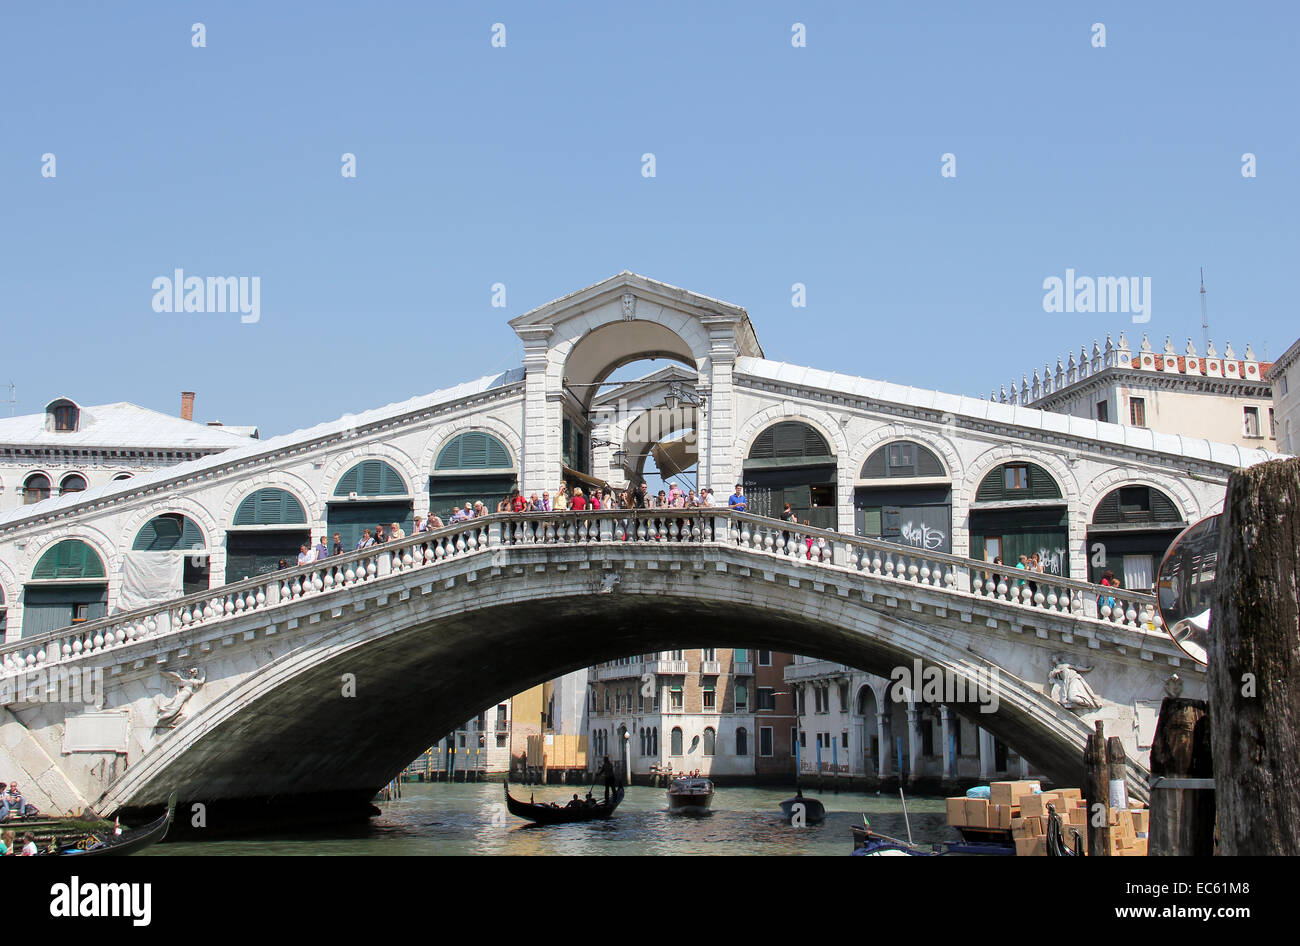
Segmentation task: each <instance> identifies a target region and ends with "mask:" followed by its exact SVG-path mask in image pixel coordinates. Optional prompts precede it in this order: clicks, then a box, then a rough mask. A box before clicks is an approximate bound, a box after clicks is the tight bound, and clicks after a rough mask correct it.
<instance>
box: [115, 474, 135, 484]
mask: <svg viewBox="0 0 1300 946" xmlns="http://www.w3.org/2000/svg"><path fill="white" fill-rule="evenodd" d="M130 478H131V474H130V473H119V474H117V476H115V477H113V482H114V483H116V482H117V481H118V480H129V479H130Z"/></svg>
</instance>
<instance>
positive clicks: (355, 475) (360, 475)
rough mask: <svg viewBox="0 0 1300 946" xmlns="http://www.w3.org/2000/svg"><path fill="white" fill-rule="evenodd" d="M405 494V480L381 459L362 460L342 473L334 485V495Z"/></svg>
mask: <svg viewBox="0 0 1300 946" xmlns="http://www.w3.org/2000/svg"><path fill="white" fill-rule="evenodd" d="M352 493H356V494H357V495H358V496H405V495H407V486H406V480H404V479H403V478H402V474H401V473H398V472H397V470H395V469H394V468H393V467H392V466H391V465H389V464H388V463H385V462H384V461H383V460H362V461H361V462H360V463H358V464H357V465H356V466H354V467H352V469H350V470H348V471H347V472H346V473H344V474H343V477H342V478H341V479H340V480H339V485H338V486H336V487H334V495H335V496H349V495H351V494H352Z"/></svg>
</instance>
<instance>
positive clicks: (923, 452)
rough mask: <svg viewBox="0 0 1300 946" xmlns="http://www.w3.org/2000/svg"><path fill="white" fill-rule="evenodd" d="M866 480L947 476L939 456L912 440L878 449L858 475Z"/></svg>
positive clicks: (901, 441)
mask: <svg viewBox="0 0 1300 946" xmlns="http://www.w3.org/2000/svg"><path fill="white" fill-rule="evenodd" d="M858 475H859V476H860V477H861V478H862V479H864V480H876V479H885V478H893V477H911V476H946V475H947V471H946V470H944V468H943V461H941V460H940V459H939V457H938V455H937V454H935V452H934V451H933V450H931V449H930V448H929V447H925V446H922V445H921V444H919V443H916V442H914V441H911V440H899V441H896V442H894V443H887V444H885V445H884V446H883V447H879V448H877V449H876V450H875V451H874V452H873V453H872V454H871V456H869V457H867V462H866V463H864V464H863V465H862V472H861V473H860V474H858Z"/></svg>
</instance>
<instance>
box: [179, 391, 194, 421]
mask: <svg viewBox="0 0 1300 946" xmlns="http://www.w3.org/2000/svg"><path fill="white" fill-rule="evenodd" d="M193 419H194V392H193V391H182V392H181V420H193Z"/></svg>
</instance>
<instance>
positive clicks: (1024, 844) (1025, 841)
mask: <svg viewBox="0 0 1300 946" xmlns="http://www.w3.org/2000/svg"><path fill="white" fill-rule="evenodd" d="M1046 856H1047V839H1046V838H1018V839H1017V840H1016V857H1046Z"/></svg>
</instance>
